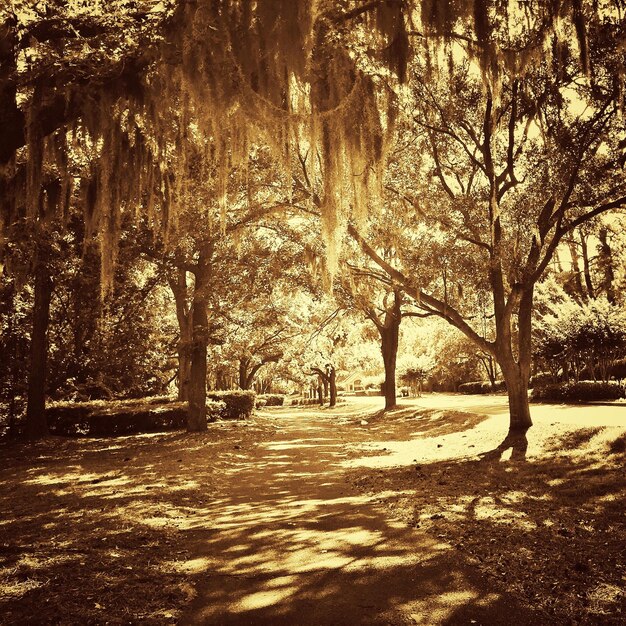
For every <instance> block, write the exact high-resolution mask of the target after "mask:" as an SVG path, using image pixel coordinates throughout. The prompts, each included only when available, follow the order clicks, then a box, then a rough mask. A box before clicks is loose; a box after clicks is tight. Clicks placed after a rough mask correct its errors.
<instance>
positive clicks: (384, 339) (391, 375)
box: [379, 318, 400, 411]
mask: <svg viewBox="0 0 626 626" xmlns="http://www.w3.org/2000/svg"><path fill="white" fill-rule="evenodd" d="M399 331H400V319H399V318H398V321H397V322H396V321H395V320H394V321H393V322H392V324H391V325H390V326H389V327H388V328H385V327H379V332H380V338H381V352H382V355H383V362H384V364H385V384H384V387H385V411H388V410H389V409H393V408H394V407H395V406H396V358H397V356H398V337H399V334H400V333H399Z"/></svg>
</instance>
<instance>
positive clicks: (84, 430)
mask: <svg viewBox="0 0 626 626" xmlns="http://www.w3.org/2000/svg"><path fill="white" fill-rule="evenodd" d="M46 419H47V421H48V428H49V430H50V433H52V434H53V435H66V436H74V437H76V436H90V437H111V436H119V435H134V434H137V433H153V432H160V431H163V430H175V429H178V428H185V426H186V424H187V405H186V403H184V402H173V401H169V400H165V401H163V400H162V399H161V400H159V401H155V400H150V399H148V400H145V401H139V400H131V401H108V402H107V401H98V402H59V403H57V404H53V405H51V406H49V407H48V408H47V409H46Z"/></svg>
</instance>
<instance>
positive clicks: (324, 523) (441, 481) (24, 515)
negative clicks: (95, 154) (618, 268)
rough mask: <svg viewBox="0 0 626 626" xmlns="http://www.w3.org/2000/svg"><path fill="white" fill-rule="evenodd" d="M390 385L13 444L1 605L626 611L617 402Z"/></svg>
mask: <svg viewBox="0 0 626 626" xmlns="http://www.w3.org/2000/svg"><path fill="white" fill-rule="evenodd" d="M381 403H382V399H380V398H362V399H353V400H352V401H351V402H349V403H347V404H345V405H341V406H339V407H337V408H335V409H333V410H328V409H325V410H320V409H317V408H311V407H298V408H291V407H289V408H280V409H271V410H270V409H268V410H265V411H262V412H260V413H258V414H257V415H255V416H253V417H252V418H251V419H249V420H246V421H240V422H223V423H217V424H212V425H211V426H210V428H209V431H208V432H206V433H202V434H193V435H189V434H186V433H181V432H176V433H167V434H156V435H143V436H133V437H120V438H115V439H63V438H50V439H47V440H45V441H43V442H40V443H37V444H35V445H31V446H27V445H25V444H12V445H5V446H3V447H2V448H0V454H2V457H3V464H2V469H0V506H1V510H2V511H3V514H2V518H1V519H0V615H1V616H2V617H1V618H0V622H2V623H6V624H24V623H37V624H41V623H50V624H78V623H94V624H95V623H110V624H125V623H146V624H168V623H183V624H193V623H197V624H299V625H300V624H424V625H426V624H428V625H430V624H511V623H515V624H579V623H580V624H623V623H626V593H625V591H624V589H625V584H626V558H625V557H626V520H625V517H624V515H625V513H624V495H625V492H626V481H625V477H626V469H625V468H626V465H625V460H626V455H625V449H626V406H624V407H622V406H619V407H616V406H586V407H585V406H579V407H563V406H548V405H543V406H535V407H533V417H534V419H535V422H536V425H535V426H534V427H533V428H532V429H530V431H529V432H528V435H527V437H521V438H516V439H505V435H506V415H505V412H506V408H505V406H504V405H505V398H503V397H501V396H488V397H469V398H468V397H462V396H445V395H437V394H433V395H428V396H425V397H423V398H417V399H411V400H402V403H401V405H400V406H399V408H398V409H397V410H396V411H393V412H391V413H386V414H383V413H382V411H381V410H380V409H381V406H382V404H381Z"/></svg>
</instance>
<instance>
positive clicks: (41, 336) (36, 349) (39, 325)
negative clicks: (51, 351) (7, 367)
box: [26, 262, 52, 439]
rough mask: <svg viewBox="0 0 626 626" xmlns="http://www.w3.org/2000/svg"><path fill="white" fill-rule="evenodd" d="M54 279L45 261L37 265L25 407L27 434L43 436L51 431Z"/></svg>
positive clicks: (36, 436)
mask: <svg viewBox="0 0 626 626" xmlns="http://www.w3.org/2000/svg"><path fill="white" fill-rule="evenodd" d="M51 296H52V280H51V278H50V274H49V272H48V268H47V267H46V265H45V263H42V262H38V263H37V266H36V268H35V301H34V304H33V329H32V336H31V343H30V371H29V374H28V405H27V407H26V436H27V437H28V439H40V438H41V437H45V436H46V435H47V434H48V424H47V422H46V413H45V411H46V361H47V356H48V342H47V333H48V323H49V321H50V298H51Z"/></svg>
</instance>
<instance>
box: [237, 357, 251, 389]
mask: <svg viewBox="0 0 626 626" xmlns="http://www.w3.org/2000/svg"><path fill="white" fill-rule="evenodd" d="M249 366H250V359H249V358H247V357H243V356H242V357H241V358H240V359H239V388H240V389H244V390H247V389H250V384H251V383H252V378H251V377H250V376H249V375H248V367H249Z"/></svg>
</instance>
